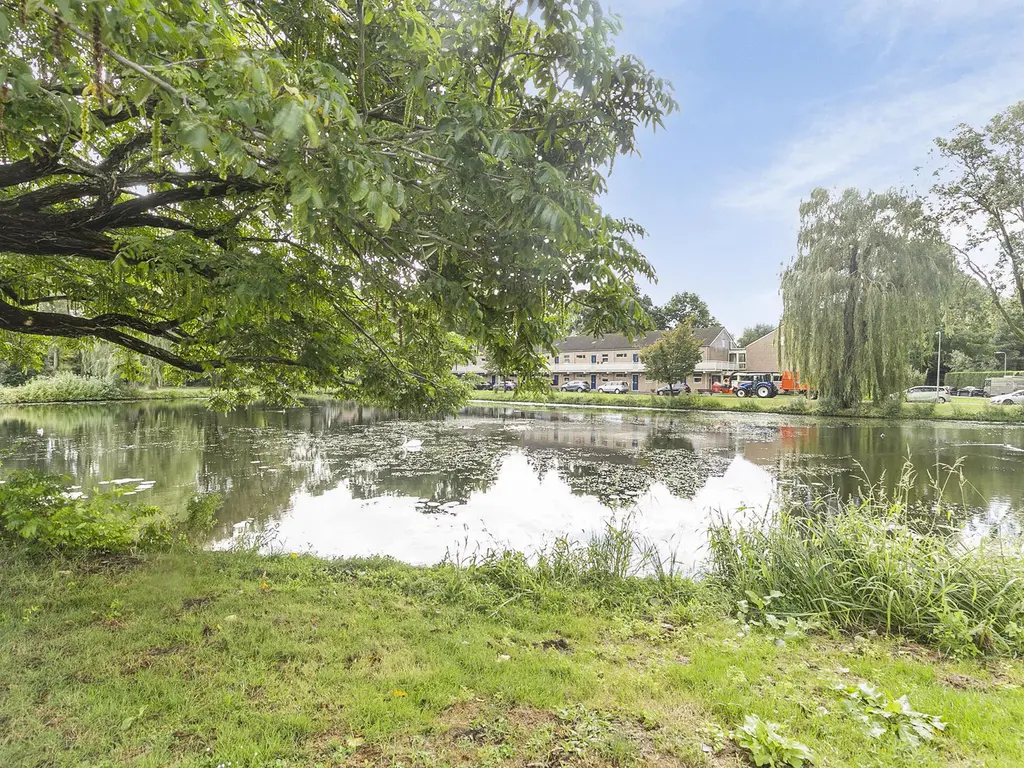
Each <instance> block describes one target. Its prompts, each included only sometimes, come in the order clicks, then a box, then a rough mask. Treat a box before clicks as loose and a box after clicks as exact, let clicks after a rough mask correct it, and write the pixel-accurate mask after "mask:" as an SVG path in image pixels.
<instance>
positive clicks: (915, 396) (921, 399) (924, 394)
mask: <svg viewBox="0 0 1024 768" xmlns="http://www.w3.org/2000/svg"><path fill="white" fill-rule="evenodd" d="M949 400H950V396H949V393H948V392H946V391H945V390H944V389H941V388H940V389H939V390H938V391H937V392H936V391H935V387H911V388H910V389H908V390H907V402H908V403H948V402H949Z"/></svg>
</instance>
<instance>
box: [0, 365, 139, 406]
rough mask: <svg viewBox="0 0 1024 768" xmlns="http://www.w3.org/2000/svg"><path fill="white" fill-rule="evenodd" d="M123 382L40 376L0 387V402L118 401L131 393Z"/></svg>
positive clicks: (82, 377) (67, 374)
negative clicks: (17, 384)
mask: <svg viewBox="0 0 1024 768" xmlns="http://www.w3.org/2000/svg"><path fill="white" fill-rule="evenodd" d="M130 392H131V390H129V389H128V388H127V387H126V386H124V385H123V384H122V383H121V382H118V381H112V380H110V379H96V378H92V377H89V376H79V375H77V374H74V373H67V372H64V373H58V374H56V375H55V376H46V377H44V376H40V377H38V378H35V379H32V380H31V381H28V382H26V383H24V384H22V385H21V386H18V387H0V403H63V402H74V401H82V400H117V399H120V398H124V397H127V396H128V395H129V394H130Z"/></svg>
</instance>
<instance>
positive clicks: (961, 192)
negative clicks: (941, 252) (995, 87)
mask: <svg viewBox="0 0 1024 768" xmlns="http://www.w3.org/2000/svg"><path fill="white" fill-rule="evenodd" d="M935 143H936V145H937V146H938V150H939V154H940V156H941V157H942V158H943V159H944V160H945V161H946V165H945V167H944V168H942V169H941V170H940V171H939V172H938V175H939V183H937V184H936V185H935V186H934V187H933V188H932V191H933V192H934V193H935V194H936V196H937V199H938V201H939V211H938V213H939V217H940V220H941V222H942V224H943V225H945V226H946V227H947V228H948V229H949V231H950V234H951V236H952V237H951V240H952V244H953V247H954V248H955V250H956V253H957V255H958V257H959V260H960V261H961V263H962V264H963V266H964V267H965V268H966V269H967V270H969V271H970V272H971V273H972V274H973V275H974V276H976V277H977V278H978V279H979V280H981V282H982V283H983V284H984V285H985V286H986V288H987V289H988V291H989V294H990V295H991V297H992V298H993V300H994V305H995V306H996V308H997V310H998V311H999V312H1000V314H1001V315H1002V320H1003V323H1005V325H1006V327H1007V328H1008V329H1009V330H1010V331H1011V333H1012V334H1013V335H1015V336H1016V337H1017V338H1018V339H1019V340H1021V341H1024V321H1022V320H1021V318H1022V317H1024V313H1015V312H1012V311H1011V308H1012V306H1014V305H1015V306H1016V307H1017V308H1018V309H1024V101H1022V102H1020V103H1018V104H1015V105H1014V106H1012V107H1010V108H1009V109H1007V110H1006V111H1005V112H1003V113H1002V114H999V115H996V116H995V117H994V118H992V120H991V121H990V122H989V124H988V125H986V126H985V127H984V128H983V129H981V130H978V129H977V128H973V127H971V126H969V125H961V126H959V128H957V130H956V132H955V133H954V134H953V136H952V137H951V138H948V139H936V142H935ZM1010 297H1012V304H1010V303H1008V302H1007V301H1006V299H1007V298H1010Z"/></svg>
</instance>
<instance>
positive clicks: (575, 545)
mask: <svg viewBox="0 0 1024 768" xmlns="http://www.w3.org/2000/svg"><path fill="white" fill-rule="evenodd" d="M427 583H428V584H429V586H430V588H431V590H432V591H434V592H435V593H437V592H440V593H441V594H439V595H436V596H440V597H444V598H446V599H457V600H459V601H460V602H463V603H466V602H469V603H471V604H475V606H476V607H477V608H480V609H488V610H498V609H500V608H502V607H504V606H506V605H509V604H512V603H521V602H529V603H533V604H537V605H542V606H546V607H551V606H557V605H562V604H567V603H569V602H571V603H573V604H579V603H580V602H584V603H586V604H588V605H592V606H593V607H594V608H596V609H610V608H615V609H617V610H624V609H625V610H633V611H634V612H637V613H640V612H644V611H646V610H648V609H650V608H651V607H652V606H660V607H662V608H665V607H669V606H671V607H672V608H673V610H674V611H676V612H680V611H682V612H683V613H685V612H686V611H692V612H701V611H704V610H711V609H712V607H713V606H720V605H721V601H720V600H718V599H717V593H716V591H715V590H714V588H713V587H711V586H710V585H707V584H701V583H698V582H696V581H694V580H693V579H690V578H688V577H686V576H685V575H684V574H683V573H682V571H681V569H680V568H679V566H678V564H677V562H676V558H675V552H672V551H670V550H667V549H666V548H665V546H664V545H661V546H658V545H657V544H655V543H654V542H652V541H651V540H650V539H648V538H647V537H645V536H643V535H642V534H640V533H639V532H637V531H636V529H635V528H634V527H633V519H632V517H631V516H630V515H627V516H626V517H624V518H622V519H620V520H615V519H613V520H610V521H608V522H606V523H605V527H604V529H603V530H602V531H601V532H599V533H596V534H594V535H593V536H591V537H590V539H589V540H587V541H582V542H581V541H577V540H575V539H572V538H569V537H566V536H561V537H558V538H556V539H555V540H554V541H553V542H552V543H551V544H549V545H547V546H545V547H543V548H541V549H540V550H538V551H537V552H535V553H534V554H532V555H529V554H525V553H523V552H518V551H514V550H497V549H495V550H487V551H483V552H474V553H471V554H468V555H458V554H456V553H449V556H448V557H447V558H445V561H444V562H443V563H441V564H440V565H439V566H438V567H437V568H435V569H433V574H432V576H431V579H430V580H429V581H428V582H427ZM698 598H699V599H698Z"/></svg>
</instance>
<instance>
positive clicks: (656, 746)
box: [0, 544, 1024, 768]
mask: <svg viewBox="0 0 1024 768" xmlns="http://www.w3.org/2000/svg"><path fill="white" fill-rule="evenodd" d="M615 551H616V550H615V549H614V548H613V549H612V550H607V549H605V550H603V551H602V552H598V553H597V557H595V556H594V553H588V552H585V551H583V550H576V552H575V554H573V553H572V552H563V553H562V554H561V555H559V554H558V552H557V551H555V552H553V553H551V555H550V556H548V557H546V558H544V559H543V560H542V562H541V564H539V565H528V564H527V563H526V562H525V560H524V559H523V558H522V557H521V556H518V555H511V554H510V555H501V556H495V557H492V558H487V559H486V560H484V561H481V562H470V563H466V564H462V566H455V565H452V564H447V565H441V566H437V567H434V568H426V569H423V568H412V567H408V566H404V565H401V564H398V563H395V562H392V561H388V560H380V559H373V560H358V561H355V560H353V561H325V560H320V559H316V558H313V557H309V556H298V557H296V556H288V555H285V556H275V557H266V556H260V555H256V554H253V553H250V552H231V553H212V552H190V551H171V552H166V553H162V554H149V555H145V556H143V557H129V556H121V557H116V558H108V559H107V560H96V559H81V560H77V559H60V558H39V557H31V556H29V555H27V554H26V553H25V552H24V551H23V550H21V549H14V548H12V547H10V546H9V545H3V544H0V572H2V573H3V574H4V579H3V580H2V581H0V606H2V608H0V647H3V648H4V653H3V654H0V689H2V695H0V724H2V727H0V764H2V765H93V766H97V765H104V766H164V765H176V766H203V767H204V768H206V767H208V768H215V766H228V765H230V766H231V767H232V768H243V767H245V766H253V767H255V766H261V767H262V766H318V765H319V766H366V765H372V766H399V765H401V766H423V767H424V768H426V767H427V766H452V765H474V766H505V765H507V766H552V767H553V766H566V765H580V766H583V765H586V766H605V765H607V766H632V765H637V766H639V765H650V766H672V765H675V766H740V765H747V764H749V763H748V762H747V757H746V755H747V753H746V752H745V751H742V750H741V748H740V746H738V745H739V744H740V743H747V744H751V743H752V744H753V745H754V746H755V747H757V746H758V744H759V743H761V742H759V740H761V741H763V740H765V739H767V740H772V739H774V740H777V741H780V744H781V738H782V737H777V736H776V734H777V733H778V730H777V729H774V728H769V727H765V726H763V723H765V722H768V721H771V722H774V723H778V724H779V725H780V726H781V731H782V732H783V733H784V734H786V736H785V738H786V739H791V740H794V741H796V740H798V741H799V742H802V743H803V744H805V745H807V746H808V747H809V748H810V749H811V750H813V751H814V752H815V753H816V755H817V758H818V761H819V763H820V764H824V765H831V766H865V765H877V766H918V765H930V766H947V765H948V766H952V765H958V766H962V765H986V766H1019V765H1021V764H1024V742H1022V740H1021V739H1020V738H1019V725H1020V723H1021V722H1022V721H1024V696H1022V695H1021V691H1020V686H1021V684H1024V668H1022V666H1021V664H1020V663H1018V662H1013V661H1007V660H998V661H997V660H994V659H988V660H985V661H979V660H951V659H947V658H943V657H940V656H938V655H937V654H935V653H934V652H932V651H929V650H927V649H925V648H923V647H920V646H915V645H908V644H905V643H901V642H899V641H897V640H896V639H886V638H881V637H874V636H870V635H864V636H856V637H851V636H848V635H844V634H839V633H835V632H832V633H823V632H815V633H811V634H808V633H806V632H803V631H795V632H786V633H785V634H783V631H782V630H774V629H771V628H768V627H766V628H757V627H753V628H751V629H750V630H749V631H745V630H743V629H742V628H741V627H740V626H739V625H738V624H737V623H736V622H735V621H733V620H730V619H728V618H727V615H728V614H730V613H732V612H733V608H732V607H731V606H730V605H729V604H728V603H726V602H724V598H723V597H722V596H720V595H719V594H718V593H717V592H715V591H714V590H713V588H711V587H709V586H707V585H700V584H696V583H694V582H690V581H688V580H685V579H680V578H677V577H675V576H672V575H670V574H662V577H661V578H653V579H638V578H635V577H633V576H630V575H629V573H628V570H624V569H623V568H622V567H620V566H621V565H622V563H621V559H617V558H616V556H615ZM609 557H610V560H609V559H608V558H609ZM573 558H576V560H574V559H573ZM602 558H604V559H602ZM587 563H590V564H591V565H595V564H598V563H603V564H601V565H600V567H596V565H595V567H593V568H588V567H581V566H586V564H587ZM609 565H610V567H609ZM851 691H852V692H853V693H851ZM865 691H867V693H865ZM902 695H907V696H908V698H909V703H910V704H912V706H913V712H914V714H920V713H926V714H925V715H922V717H929V716H936V717H940V718H941V719H942V721H943V722H944V724H945V731H944V732H943V733H941V734H937V736H936V738H935V739H934V740H933V741H929V742H925V743H921V744H918V745H916V746H913V745H911V744H910V743H909V742H908V741H906V740H904V739H902V738H901V737H900V736H899V734H898V733H897V732H896V731H895V730H886V729H884V728H883V729H882V733H881V734H878V733H877V728H876V729H875V730H876V735H875V736H872V735H870V734H871V728H870V727H869V724H868V723H867V722H865V720H866V719H867V718H869V713H870V712H871V711H873V710H871V707H875V709H879V706H876V705H877V704H878V702H883V703H884V702H893V701H895V700H896V699H897V698H898V697H900V696H902ZM864 702H868V703H867V704H865V703H864ZM872 702H873V703H872ZM908 708H909V707H908ZM918 711H919V712H918ZM748 716H754V717H755V718H758V719H757V720H751V719H749V717H748ZM908 717H909V716H908ZM731 729H736V730H735V733H736V734H737V735H736V737H735V738H729V734H728V733H727V731H730V730H731ZM783 746H785V745H782V746H778V750H782V749H783ZM786 749H788V750H789V751H792V749H791V745H790V746H786ZM769 751H770V750H769ZM794 764H795V763H794Z"/></svg>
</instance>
